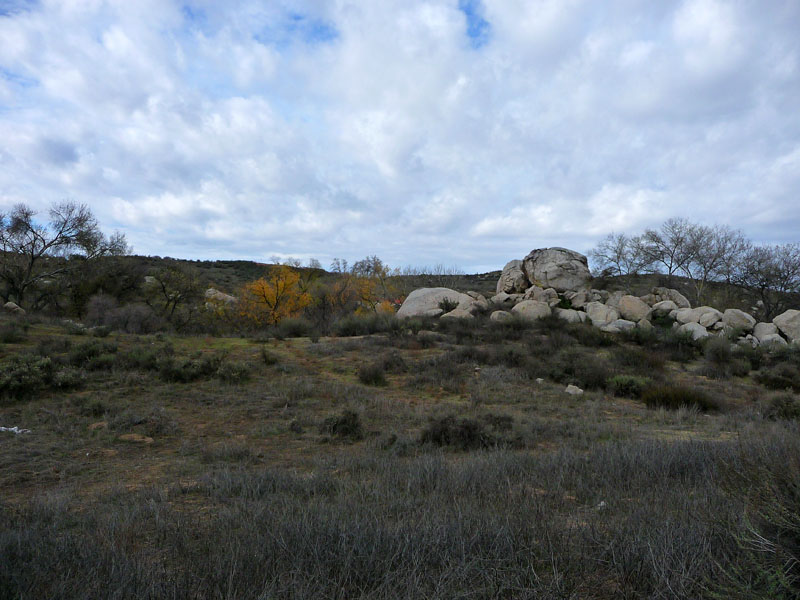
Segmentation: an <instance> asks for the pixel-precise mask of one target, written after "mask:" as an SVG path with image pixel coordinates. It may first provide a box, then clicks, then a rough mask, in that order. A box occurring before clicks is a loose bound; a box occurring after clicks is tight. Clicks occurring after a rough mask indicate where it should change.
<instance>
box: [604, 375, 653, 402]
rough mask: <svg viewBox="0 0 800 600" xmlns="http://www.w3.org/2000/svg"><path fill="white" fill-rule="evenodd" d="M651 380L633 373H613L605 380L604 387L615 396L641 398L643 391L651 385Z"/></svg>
mask: <svg viewBox="0 0 800 600" xmlns="http://www.w3.org/2000/svg"><path fill="white" fill-rule="evenodd" d="M652 384H653V380H652V379H649V378H648V377H637V376H635V375H615V376H614V377H609V378H608V380H607V381H606V389H607V390H609V391H610V392H611V393H612V394H614V395H615V396H622V397H624V398H641V397H642V394H643V393H644V391H645V390H646V389H647V388H649V387H650V386H652Z"/></svg>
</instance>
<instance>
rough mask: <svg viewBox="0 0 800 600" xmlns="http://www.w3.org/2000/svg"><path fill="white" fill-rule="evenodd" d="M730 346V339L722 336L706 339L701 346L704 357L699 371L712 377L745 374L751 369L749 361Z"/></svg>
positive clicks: (719, 377) (725, 377)
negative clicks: (703, 345) (702, 346)
mask: <svg viewBox="0 0 800 600" xmlns="http://www.w3.org/2000/svg"><path fill="white" fill-rule="evenodd" d="M731 346H732V344H731V342H730V340H728V339H727V338H726V337H724V336H721V337H715V338H712V339H710V340H708V341H707V342H706V344H705V347H704V348H703V354H704V357H705V358H704V362H703V365H702V367H701V370H700V372H701V373H702V374H703V375H705V376H706V377H711V378H712V379H727V378H729V377H731V376H738V377H743V376H744V375H747V374H748V373H749V372H750V369H751V365H750V362H749V361H748V360H747V359H746V358H744V357H743V356H741V355H740V353H739V352H737V351H735V350H734V348H732V347H731Z"/></svg>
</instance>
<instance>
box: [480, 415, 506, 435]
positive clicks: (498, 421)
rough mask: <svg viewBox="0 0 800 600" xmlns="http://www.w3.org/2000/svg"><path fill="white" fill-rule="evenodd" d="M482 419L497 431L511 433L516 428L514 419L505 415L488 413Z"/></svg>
mask: <svg viewBox="0 0 800 600" xmlns="http://www.w3.org/2000/svg"><path fill="white" fill-rule="evenodd" d="M481 419H482V420H483V421H484V422H485V423H486V424H487V425H488V426H489V427H491V428H492V429H494V430H495V431H502V432H506V431H511V428H512V427H513V426H514V417H513V416H512V415H507V414H503V413H499V414H498V413H487V414H485V415H483V416H482V417H481Z"/></svg>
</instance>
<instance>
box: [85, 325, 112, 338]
mask: <svg viewBox="0 0 800 600" xmlns="http://www.w3.org/2000/svg"><path fill="white" fill-rule="evenodd" d="M89 331H90V332H91V334H92V335H93V336H94V337H97V338H104V337H108V334H110V333H111V328H110V327H108V326H106V325H98V326H97V327H92V328H91V329H90V330H89Z"/></svg>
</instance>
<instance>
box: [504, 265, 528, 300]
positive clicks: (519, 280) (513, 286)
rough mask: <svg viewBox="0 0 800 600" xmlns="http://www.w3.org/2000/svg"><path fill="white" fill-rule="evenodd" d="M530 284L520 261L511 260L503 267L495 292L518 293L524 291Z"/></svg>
mask: <svg viewBox="0 0 800 600" xmlns="http://www.w3.org/2000/svg"><path fill="white" fill-rule="evenodd" d="M530 286H531V283H530V281H528V277H527V276H526V275H525V272H524V271H523V270H522V261H521V260H512V261H511V262H509V263H508V264H507V265H506V266H505V267H503V272H502V273H501V274H500V279H499V280H498V281H497V293H498V294H499V293H500V292H505V293H507V294H518V293H522V292H524V291H525V290H527V289H528V288H529V287H530Z"/></svg>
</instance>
